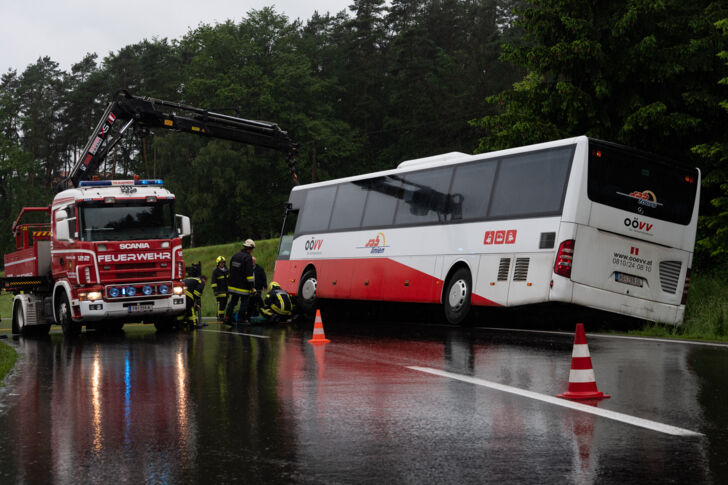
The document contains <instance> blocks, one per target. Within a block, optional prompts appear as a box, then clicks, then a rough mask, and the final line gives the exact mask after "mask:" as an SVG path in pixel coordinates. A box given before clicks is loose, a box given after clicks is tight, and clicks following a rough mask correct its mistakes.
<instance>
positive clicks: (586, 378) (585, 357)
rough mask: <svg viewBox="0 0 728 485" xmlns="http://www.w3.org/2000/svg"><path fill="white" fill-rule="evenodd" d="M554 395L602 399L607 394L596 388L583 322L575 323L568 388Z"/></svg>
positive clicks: (570, 397)
mask: <svg viewBox="0 0 728 485" xmlns="http://www.w3.org/2000/svg"><path fill="white" fill-rule="evenodd" d="M556 397H561V398H564V399H604V398H607V397H609V395H608V394H604V393H603V392H601V391H599V390H598V389H597V380H596V378H595V377H594V369H593V368H592V361H591V357H590V356H589V345H588V344H587V343H586V334H585V333H584V324H583V323H577V324H576V334H575V335H574V350H573V351H572V353H571V371H570V372H569V388H568V390H567V391H566V392H565V393H563V394H557V395H556Z"/></svg>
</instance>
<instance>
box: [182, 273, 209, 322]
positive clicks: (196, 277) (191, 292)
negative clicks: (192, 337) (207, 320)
mask: <svg viewBox="0 0 728 485" xmlns="http://www.w3.org/2000/svg"><path fill="white" fill-rule="evenodd" d="M184 283H185V302H186V308H185V313H183V314H182V315H180V316H179V317H178V320H179V321H180V323H181V324H182V325H186V326H189V327H191V328H199V327H202V326H204V324H203V323H202V321H201V320H200V305H201V302H202V292H203V291H204V290H205V283H207V276H205V275H203V274H202V264H201V263H199V262H198V263H197V264H192V265H191V267H189V268H187V278H185V279H184Z"/></svg>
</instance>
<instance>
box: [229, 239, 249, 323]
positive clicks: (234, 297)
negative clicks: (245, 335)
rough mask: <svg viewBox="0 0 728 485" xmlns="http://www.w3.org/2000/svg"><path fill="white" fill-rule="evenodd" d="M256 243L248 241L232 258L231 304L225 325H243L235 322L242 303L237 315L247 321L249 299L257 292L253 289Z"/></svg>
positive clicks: (230, 279)
mask: <svg viewBox="0 0 728 485" xmlns="http://www.w3.org/2000/svg"><path fill="white" fill-rule="evenodd" d="M253 249H255V242H253V240H252V239H246V240H245V242H244V243H243V248H242V249H241V250H240V251H238V252H237V253H235V254H234V255H233V257H232V258H230V278H229V279H228V293H230V302H229V303H228V305H227V308H226V310H225V324H227V325H234V324H235V323H243V322H242V321H238V322H233V313H234V311H235V307H236V306H237V305H238V301H239V302H240V309H239V310H238V312H237V315H239V316H240V319H241V320H242V319H245V318H246V316H247V310H248V299H249V298H250V295H251V294H252V293H253V292H254V291H255V289H254V288H253V256H252V254H251V253H252V252H253Z"/></svg>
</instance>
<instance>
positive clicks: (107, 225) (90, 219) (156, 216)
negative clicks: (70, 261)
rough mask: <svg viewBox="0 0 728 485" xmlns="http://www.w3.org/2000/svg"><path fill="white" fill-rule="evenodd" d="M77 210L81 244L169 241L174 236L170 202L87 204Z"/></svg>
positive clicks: (173, 220) (171, 203)
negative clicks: (142, 240)
mask: <svg viewBox="0 0 728 485" xmlns="http://www.w3.org/2000/svg"><path fill="white" fill-rule="evenodd" d="M80 209H81V210H80V224H79V227H80V228H81V239H82V240H83V241H129V240H137V239H172V238H174V237H176V236H177V233H176V231H175V226H174V223H175V217H174V201H173V200H161V201H158V202H153V203H148V202H145V201H143V200H140V201H129V202H117V203H115V204H105V203H104V202H86V203H83V204H81V206H80Z"/></svg>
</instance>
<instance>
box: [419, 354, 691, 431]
mask: <svg viewBox="0 0 728 485" xmlns="http://www.w3.org/2000/svg"><path fill="white" fill-rule="evenodd" d="M407 368H408V369H412V370H415V371H419V372H425V373H428V374H433V375H436V376H441V377H447V378H449V379H457V380H459V381H463V382H468V383H470V384H475V385H478V386H484V387H489V388H491V389H495V390H498V391H503V392H508V393H511V394H516V395H518V396H523V397H528V398H531V399H536V400H538V401H543V402H546V403H549V404H555V405H557V406H562V407H565V408H569V409H573V410H575V411H581V412H584V413H590V414H595V415H597V416H601V417H603V418H607V419H612V420H615V421H620V422H622V423H627V424H631V425H633V426H639V427H641V428H646V429H649V430H652V431H658V432H660V433H666V434H669V435H673V436H703V434H702V433H698V432H696V431H691V430H689V429H683V428H678V427H676V426H670V425H669V424H663V423H658V422H656V421H650V420H648V419H642V418H638V417H636V416H630V415H628V414H622V413H618V412H615V411H609V410H607V409H599V408H597V407H594V406H589V405H586V404H581V403H578V402H574V401H569V400H566V399H561V398H558V397H554V396H548V395H546V394H539V393H537V392H533V391H527V390H525V389H519V388H517V387H511V386H506V385H504V384H498V383H497V382H491V381H486V380H483V379H478V378H477V377H470V376H466V375H462V374H454V373H452V372H446V371H442V370H438V369H432V368H429V367H417V366H407Z"/></svg>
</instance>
